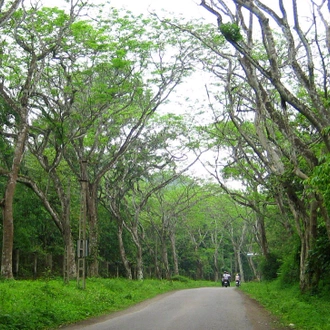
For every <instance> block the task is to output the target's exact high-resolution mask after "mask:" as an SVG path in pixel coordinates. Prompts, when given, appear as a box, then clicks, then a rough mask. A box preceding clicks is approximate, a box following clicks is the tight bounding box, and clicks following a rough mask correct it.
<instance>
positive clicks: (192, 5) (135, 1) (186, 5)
mask: <svg viewBox="0 0 330 330" xmlns="http://www.w3.org/2000/svg"><path fill="white" fill-rule="evenodd" d="M200 2H201V1H200V0H110V5H112V6H113V7H117V8H119V7H121V8H125V9H129V10H131V11H133V12H136V13H147V12H148V10H149V11H153V10H154V11H156V12H157V13H161V11H162V9H163V10H166V11H167V12H173V13H174V14H178V15H179V14H183V15H184V16H185V17H187V18H192V17H193V18H200V17H206V16H210V14H208V13H207V11H206V10H205V9H204V8H202V7H201V6H200V5H199V4H200Z"/></svg>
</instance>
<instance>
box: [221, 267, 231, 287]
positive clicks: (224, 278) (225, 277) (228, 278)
mask: <svg viewBox="0 0 330 330" xmlns="http://www.w3.org/2000/svg"><path fill="white" fill-rule="evenodd" d="M230 279H231V275H230V274H229V273H228V272H227V271H226V270H225V271H224V273H223V275H222V286H225V280H226V281H228V286H230Z"/></svg>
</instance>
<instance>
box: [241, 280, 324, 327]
mask: <svg viewBox="0 0 330 330" xmlns="http://www.w3.org/2000/svg"><path fill="white" fill-rule="evenodd" d="M241 289H242V290H243V291H244V292H245V293H247V294H248V295H249V296H250V297H252V298H254V299H256V300H258V301H259V302H260V303H261V304H262V305H263V306H264V307H265V308H266V309H267V310H269V311H270V312H272V313H273V314H274V315H277V316H279V317H280V319H281V320H282V321H283V323H284V324H285V325H287V326H288V325H291V327H292V328H293V329H301V330H330V313H329V310H330V299H329V294H325V292H321V293H320V294H319V295H310V294H301V293H300V290H299V286H298V285H292V286H287V285H286V286H283V285H281V283H280V282H279V281H272V282H260V283H259V282H251V283H247V284H244V285H242V287H241Z"/></svg>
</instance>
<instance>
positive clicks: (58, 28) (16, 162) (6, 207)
mask: <svg viewBox="0 0 330 330" xmlns="http://www.w3.org/2000/svg"><path fill="white" fill-rule="evenodd" d="M16 3H17V4H18V3H19V2H17V1H16ZM2 4H3V1H2V2H1V5H2ZM78 4H80V1H79V0H77V1H76V2H72V3H71V6H72V7H71V11H70V14H69V15H68V16H66V19H65V20H64V19H63V17H64V13H61V12H59V11H58V12H53V13H52V14H53V15H50V16H49V14H50V11H49V10H47V9H44V10H38V8H37V7H36V6H35V7H33V6H32V7H31V8H30V9H25V8H22V9H21V10H19V11H16V12H15V14H12V16H11V17H10V20H7V21H6V23H5V24H4V25H3V27H2V31H3V33H4V34H5V35H6V39H3V40H2V43H1V55H2V56H1V68H0V70H1V74H0V75H1V77H2V79H1V83H0V94H1V97H2V99H3V100H4V101H5V102H6V103H7V104H8V105H9V106H10V107H11V108H12V109H13V111H14V113H15V114H16V117H15V119H16V120H17V121H16V123H15V131H14V134H13V135H12V136H13V145H14V153H13V159H12V164H11V168H10V170H9V172H8V174H7V175H8V181H7V185H6V190H5V196H4V200H3V203H2V206H3V249H2V263H1V274H2V275H3V276H4V277H5V278H12V277H13V272H12V250H13V233H14V219H13V199H14V194H15V188H16V183H17V177H18V174H19V170H20V164H21V162H22V158H23V154H24V150H25V145H26V141H27V138H28V132H29V120H30V115H31V109H32V106H31V103H32V99H33V98H35V97H36V93H35V92H36V90H37V88H38V84H39V82H40V79H41V75H42V73H43V70H44V68H45V65H46V63H47V61H48V60H49V59H50V58H51V57H52V55H53V52H55V51H56V50H57V49H58V48H60V44H61V40H62V38H63V37H64V36H65V35H66V33H67V31H68V27H69V26H70V24H71V23H72V22H73V21H74V19H75V17H76V15H77V13H78V12H79V10H80V8H79V6H78ZM52 16H53V17H52ZM59 16H60V17H61V18H59V19H56V18H58V17H59ZM53 19H55V20H53ZM37 36H38V37H37ZM18 54H19V55H18Z"/></svg>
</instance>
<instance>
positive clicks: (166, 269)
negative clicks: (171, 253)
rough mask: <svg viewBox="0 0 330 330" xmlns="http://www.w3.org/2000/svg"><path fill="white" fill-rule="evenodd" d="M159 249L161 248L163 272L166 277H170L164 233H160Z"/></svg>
mask: <svg viewBox="0 0 330 330" xmlns="http://www.w3.org/2000/svg"><path fill="white" fill-rule="evenodd" d="M161 249H162V262H163V272H164V277H165V278H166V279H170V266H169V262H168V253H167V245H166V236H165V233H162V234H161Z"/></svg>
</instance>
